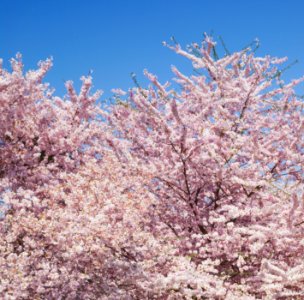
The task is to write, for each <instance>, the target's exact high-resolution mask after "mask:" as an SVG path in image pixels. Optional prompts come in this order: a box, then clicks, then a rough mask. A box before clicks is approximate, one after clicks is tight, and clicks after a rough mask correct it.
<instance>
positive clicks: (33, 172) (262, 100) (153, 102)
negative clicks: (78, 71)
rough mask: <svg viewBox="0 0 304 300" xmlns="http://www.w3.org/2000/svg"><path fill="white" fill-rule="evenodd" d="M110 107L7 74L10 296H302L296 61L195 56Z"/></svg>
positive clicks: (4, 146) (1, 287)
mask: <svg viewBox="0 0 304 300" xmlns="http://www.w3.org/2000/svg"><path fill="white" fill-rule="evenodd" d="M169 48H171V49H173V50H174V51H176V52H177V53H178V54H180V55H182V56H184V57H186V58H187V59H189V60H190V61H191V62H192V63H193V66H194V68H195V70H196V75H192V76H189V77H188V76H186V75H184V74H182V73H181V72H180V71H178V70H177V68H175V67H173V68H172V70H173V73H174V74H175V76H176V79H175V84H174V86H173V87H174V88H170V85H169V83H166V84H161V83H160V82H159V81H158V79H157V77H156V76H154V75H152V74H150V73H149V72H147V71H145V74H146V76H147V77H148V79H149V80H150V82H151V85H150V86H149V87H148V88H146V89H145V88H143V87H140V86H139V85H138V86H137V87H135V88H133V89H130V90H129V91H128V92H124V91H121V90H119V89H117V90H114V92H115V94H116V99H117V103H116V104H115V105H110V106H109V107H108V109H107V110H101V109H100V108H99V106H98V105H97V104H96V100H97V99H98V97H99V96H100V93H99V92H97V93H95V94H93V96H91V95H90V90H91V85H92V80H91V78H90V77H84V78H82V80H83V85H82V87H81V90H80V93H79V94H77V92H76V91H75V89H74V88H73V86H72V83H71V82H67V84H66V87H67V96H66V97H64V98H63V99H61V98H59V97H55V96H53V93H52V90H51V89H50V88H49V87H48V85H47V84H45V83H43V78H44V76H45V74H46V72H47V71H48V69H49V68H50V67H51V61H50V60H47V61H45V62H42V63H40V67H39V69H38V70H36V71H29V72H27V73H24V72H23V68H22V61H21V58H20V57H19V56H18V57H17V59H15V60H12V72H9V71H6V70H4V69H1V73H0V102H1V107H0V110H1V114H0V126H1V131H0V142H1V147H0V171H1V181H0V182H1V184H0V186H1V197H2V199H3V200H4V202H5V203H6V205H5V210H4V212H3V216H2V218H1V221H0V253H1V254H0V295H1V297H2V298H3V299H215V300H221V299H244V300H245V299H302V298H303V296H304V275H303V274H304V263H303V255H304V201H303V178H304V173H303V161H304V150H303V149H304V135H303V132H304V131H303V130H304V115H303V101H302V100H301V99H300V98H299V97H298V96H297V95H296V93H295V91H294V87H295V85H296V84H298V83H299V82H300V81H301V80H294V81H292V82H291V83H288V84H285V83H284V82H283V81H282V80H281V79H280V76H279V75H280V71H279V67H278V66H279V65H280V64H282V63H284V62H285V60H286V59H278V58H272V57H268V56H267V57H256V56H255V55H254V53H253V52H252V51H251V50H250V49H245V50H243V51H240V52H236V53H233V54H229V55H226V56H224V57H223V58H221V59H219V58H217V57H216V56H212V53H213V52H214V48H215V42H214V41H213V40H211V39H210V38H209V37H206V39H205V40H204V41H203V43H202V45H201V46H199V45H197V44H193V45H192V46H191V47H190V48H189V49H188V50H187V51H185V50H183V49H182V48H181V47H180V46H179V45H174V46H169Z"/></svg>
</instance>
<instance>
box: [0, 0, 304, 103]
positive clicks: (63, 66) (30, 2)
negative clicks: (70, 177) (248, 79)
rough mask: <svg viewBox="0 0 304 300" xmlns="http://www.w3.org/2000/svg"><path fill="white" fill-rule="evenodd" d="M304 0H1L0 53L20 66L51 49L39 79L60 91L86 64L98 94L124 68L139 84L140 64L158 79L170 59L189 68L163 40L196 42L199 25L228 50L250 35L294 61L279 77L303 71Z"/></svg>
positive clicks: (125, 76) (121, 78)
mask: <svg viewBox="0 0 304 300" xmlns="http://www.w3.org/2000/svg"><path fill="white" fill-rule="evenodd" d="M303 13H304V1H302V0H289V1H279V0H268V1H267V0H264V1H261V0H255V1H240V0H236V1H228V0H227V1H225V0H218V1H211V0H209V1H205V0H200V1H198V0H187V1H181V0H175V1H173V0H162V1H160V0H155V1H147V0H141V1H140V0H133V1H132V0H129V1H127V0H125V1H123V0H121V1H118V0H108V1H105V0H99V1H98V0H87V1H80V0H40V1H39V0H36V1H34V0H26V1H25V0H15V1H13V0H1V1H0V57H1V58H3V59H4V61H5V64H4V65H5V67H8V66H9V64H8V60H9V59H10V58H11V57H13V56H14V55H15V54H16V53H17V52H21V53H22V54H23V59H24V63H25V67H26V69H31V68H34V67H35V66H36V63H37V62H38V61H39V60H42V59H45V58H47V57H50V56H53V58H54V67H53V69H52V70H51V71H50V73H49V74H48V76H47V78H46V80H47V81H49V82H50V83H51V85H52V86H53V87H55V88H56V94H57V95H63V94H64V81H65V80H68V79H71V80H73V81H74V82H75V84H76V86H79V78H80V77H81V75H83V74H88V72H89V71H90V70H91V69H92V70H93V71H94V72H93V77H94V87H95V88H98V89H102V90H104V92H105V96H104V97H107V96H108V95H109V92H110V90H111V89H112V88H117V87H121V88H123V89H128V88H129V87H132V86H133V82H132V80H131V77H130V73H131V72H135V73H136V74H137V75H138V80H139V81H140V82H142V83H143V84H145V81H144V79H143V77H142V71H143V69H145V68H147V69H148V70H149V71H150V72H152V73H155V74H157V75H158V77H159V79H160V80H161V81H167V80H170V79H171V78H172V73H171V71H170V66H171V65H172V64H174V65H176V66H177V67H178V68H180V69H181V70H182V71H185V72H188V73H189V72H191V66H190V64H189V63H188V62H187V61H186V60H185V59H183V58H181V57H178V56H177V55H176V54H175V53H173V52H172V51H171V50H169V49H167V48H165V47H163V46H162V41H170V37H171V36H174V37H175V38H176V40H177V41H178V42H179V43H181V44H182V45H183V46H186V45H187V44H190V43H191V42H200V41H201V40H202V37H203V33H204V32H207V33H210V32H212V31H213V34H214V36H217V35H221V36H222V37H223V38H224V40H225V42H226V44H227V46H228V48H229V49H230V50H231V51H234V50H238V49H241V48H243V46H245V45H247V44H248V43H249V42H251V41H252V40H254V39H255V38H259V40H260V42H261V47H260V49H259V51H258V54H260V55H265V54H271V55H273V56H288V57H289V58H290V61H293V60H295V59H298V60H299V63H298V64H297V65H295V66H294V67H293V68H292V69H291V70H289V71H288V72H286V73H285V78H286V79H291V78H296V77H299V76H301V75H303V74H304V17H303Z"/></svg>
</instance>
